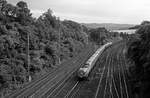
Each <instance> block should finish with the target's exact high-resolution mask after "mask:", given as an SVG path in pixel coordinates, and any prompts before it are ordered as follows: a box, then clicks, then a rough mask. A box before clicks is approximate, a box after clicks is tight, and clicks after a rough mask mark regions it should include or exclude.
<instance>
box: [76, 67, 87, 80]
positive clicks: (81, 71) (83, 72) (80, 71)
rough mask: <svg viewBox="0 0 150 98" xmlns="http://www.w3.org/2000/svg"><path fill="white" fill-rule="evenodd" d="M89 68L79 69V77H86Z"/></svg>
mask: <svg viewBox="0 0 150 98" xmlns="http://www.w3.org/2000/svg"><path fill="white" fill-rule="evenodd" d="M86 71H87V68H80V69H79V70H78V73H77V74H78V77H79V78H85V77H86V76H87V75H86V74H87V72H86Z"/></svg>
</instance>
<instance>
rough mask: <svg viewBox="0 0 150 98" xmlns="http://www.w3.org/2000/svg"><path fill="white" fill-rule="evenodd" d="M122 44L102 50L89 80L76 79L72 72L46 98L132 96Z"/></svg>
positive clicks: (122, 97)
mask: <svg viewBox="0 0 150 98" xmlns="http://www.w3.org/2000/svg"><path fill="white" fill-rule="evenodd" d="M124 45H125V44H123V43H120V44H119V45H115V46H112V47H111V48H108V49H107V50H106V51H104V53H103V54H102V55H101V57H100V58H99V60H98V61H97V63H96V66H95V67H94V69H93V70H92V72H91V74H90V76H89V78H90V81H78V80H77V79H76V78H75V76H76V75H75V74H74V75H73V76H72V78H70V79H69V80H68V82H66V83H64V84H63V85H62V88H61V89H59V90H57V91H54V92H53V94H50V95H49V97H47V98H132V97H130V93H129V86H128V85H129V84H128V81H127V73H126V69H127V68H126V60H125V57H124V52H123V51H124V48H125V47H124ZM72 81H73V82H72ZM45 98H46V97H45Z"/></svg>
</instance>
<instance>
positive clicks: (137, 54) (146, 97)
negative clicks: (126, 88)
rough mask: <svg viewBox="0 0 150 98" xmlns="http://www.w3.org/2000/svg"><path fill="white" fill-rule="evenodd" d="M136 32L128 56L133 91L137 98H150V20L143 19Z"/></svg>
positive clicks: (132, 37)
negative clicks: (130, 63) (130, 64)
mask: <svg viewBox="0 0 150 98" xmlns="http://www.w3.org/2000/svg"><path fill="white" fill-rule="evenodd" d="M136 27H138V30H137V31H136V34H134V35H132V36H130V39H129V42H128V54H127V57H128V58H129V59H130V60H131V62H132V66H130V70H129V72H130V75H131V77H130V78H131V79H130V81H131V85H132V89H133V90H132V93H133V94H134V95H135V96H136V97H135V98H150V94H149V91H150V22H149V21H143V22H142V23H141V24H140V25H139V26H136Z"/></svg>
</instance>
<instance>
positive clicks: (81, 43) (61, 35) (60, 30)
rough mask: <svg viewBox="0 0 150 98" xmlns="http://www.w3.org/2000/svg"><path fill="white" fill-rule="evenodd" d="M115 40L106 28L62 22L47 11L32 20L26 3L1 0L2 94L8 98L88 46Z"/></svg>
mask: <svg viewBox="0 0 150 98" xmlns="http://www.w3.org/2000/svg"><path fill="white" fill-rule="evenodd" d="M113 37H116V34H111V33H109V32H108V31H107V30H106V29H105V28H96V29H89V28H87V27H85V26H83V25H81V24H80V23H77V22H74V21H71V20H63V21H62V20H60V19H59V17H56V16H55V15H53V11H52V10H51V9H48V10H47V11H46V12H45V13H43V14H42V15H41V16H40V17H38V18H34V17H32V13H31V12H30V9H29V8H28V5H27V3H26V2H24V1H20V2H18V3H17V4H16V5H12V4H10V3H8V2H7V1H6V0H0V94H1V95H2V94H3V95H5V94H7V93H9V92H11V91H14V90H16V89H17V88H21V87H22V85H24V84H26V83H28V82H29V81H32V80H34V79H36V78H38V77H39V76H40V75H43V74H45V73H48V72H49V71H50V70H51V69H52V68H56V67H59V64H61V63H62V62H64V61H66V60H68V59H69V58H72V57H75V56H76V55H78V54H79V53H80V52H81V50H82V49H84V48H85V47H86V46H87V45H88V44H89V43H92V44H93V45H101V44H104V42H105V41H106V39H110V38H113Z"/></svg>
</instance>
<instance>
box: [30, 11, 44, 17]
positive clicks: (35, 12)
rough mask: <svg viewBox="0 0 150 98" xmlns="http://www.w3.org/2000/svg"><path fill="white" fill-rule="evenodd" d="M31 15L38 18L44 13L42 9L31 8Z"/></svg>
mask: <svg viewBox="0 0 150 98" xmlns="http://www.w3.org/2000/svg"><path fill="white" fill-rule="evenodd" d="M31 13H32V16H33V17H36V18H38V17H39V16H40V15H42V14H43V13H44V11H43V10H31Z"/></svg>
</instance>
